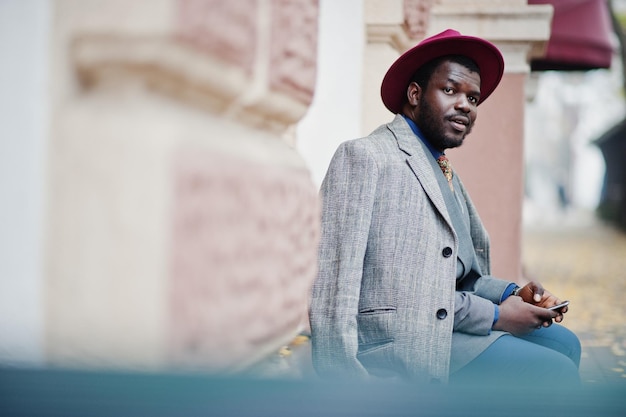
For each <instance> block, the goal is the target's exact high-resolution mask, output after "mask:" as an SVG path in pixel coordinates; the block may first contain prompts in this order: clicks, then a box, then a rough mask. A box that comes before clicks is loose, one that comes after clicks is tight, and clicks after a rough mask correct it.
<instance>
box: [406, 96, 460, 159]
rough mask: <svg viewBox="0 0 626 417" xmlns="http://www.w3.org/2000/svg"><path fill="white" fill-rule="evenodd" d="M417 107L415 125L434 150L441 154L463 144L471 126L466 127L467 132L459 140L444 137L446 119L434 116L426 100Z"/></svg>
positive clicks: (447, 136) (421, 101)
mask: <svg viewBox="0 0 626 417" xmlns="http://www.w3.org/2000/svg"><path fill="white" fill-rule="evenodd" d="M418 105H419V113H418V118H417V120H416V121H415V123H416V124H417V126H418V127H419V129H420V130H421V132H422V133H423V134H424V137H425V138H426V140H428V141H429V142H430V144H431V145H433V146H434V147H435V149H437V150H440V151H442V152H443V151H445V150H446V149H452V148H457V147H459V146H461V145H462V144H463V139H464V138H465V137H466V136H467V135H468V134H469V133H470V131H471V130H472V126H471V124H470V125H469V126H467V130H466V131H465V133H464V134H463V136H462V137H461V138H458V137H452V136H449V135H446V133H445V126H446V125H445V123H446V122H447V120H448V118H447V117H445V116H437V115H435V113H434V112H433V110H432V107H431V106H430V105H429V104H428V102H426V100H420V101H419V104H418Z"/></svg>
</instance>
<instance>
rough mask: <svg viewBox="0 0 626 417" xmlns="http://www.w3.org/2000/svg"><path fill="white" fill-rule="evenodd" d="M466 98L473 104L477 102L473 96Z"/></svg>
mask: <svg viewBox="0 0 626 417" xmlns="http://www.w3.org/2000/svg"><path fill="white" fill-rule="evenodd" d="M467 99H468V100H469V102H470V103H473V104H476V103H478V99H477V98H476V97H474V96H469V97H468V98H467Z"/></svg>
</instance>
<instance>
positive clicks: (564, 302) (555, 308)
mask: <svg viewBox="0 0 626 417" xmlns="http://www.w3.org/2000/svg"><path fill="white" fill-rule="evenodd" d="M566 305H569V301H563V302H562V303H561V304H557V305H555V306H552V307H548V310H560V309H562V308H563V307H565V306H566Z"/></svg>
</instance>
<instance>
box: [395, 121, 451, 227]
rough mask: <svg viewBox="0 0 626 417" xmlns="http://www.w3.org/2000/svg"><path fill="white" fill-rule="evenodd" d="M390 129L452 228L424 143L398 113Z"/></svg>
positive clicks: (419, 179)
mask: <svg viewBox="0 0 626 417" xmlns="http://www.w3.org/2000/svg"><path fill="white" fill-rule="evenodd" d="M387 127H388V128H389V130H391V132H392V133H393V135H394V136H395V137H396V140H397V142H398V147H399V148H400V150H401V151H402V152H404V153H406V154H407V159H406V161H407V163H408V164H409V167H411V170H412V171H413V173H414V174H415V177H416V178H417V180H418V181H419V182H420V184H421V186H422V188H423V189H424V191H425V192H426V194H427V195H428V197H429V198H430V200H431V201H432V203H433V205H434V206H435V208H437V210H438V211H439V212H440V213H441V215H442V216H443V218H444V219H445V220H446V222H447V223H448V225H449V226H450V228H451V229H453V230H454V227H453V226H452V221H451V219H450V215H449V213H448V210H447V208H446V203H445V200H444V198H443V194H442V193H441V188H439V183H438V182H437V178H436V177H435V173H434V171H433V167H432V165H431V162H430V159H429V155H427V154H426V151H425V149H424V145H423V144H422V143H421V141H420V139H419V138H418V137H416V136H415V133H413V131H412V130H411V127H410V126H409V125H408V123H407V122H406V120H404V117H402V116H401V115H399V114H398V115H396V118H395V119H394V120H393V121H392V122H391V123H390V124H388V125H387Z"/></svg>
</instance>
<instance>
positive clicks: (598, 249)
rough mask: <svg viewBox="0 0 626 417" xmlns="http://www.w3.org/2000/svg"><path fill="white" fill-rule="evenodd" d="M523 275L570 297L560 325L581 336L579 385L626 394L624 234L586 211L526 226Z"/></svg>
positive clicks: (625, 262)
mask: <svg viewBox="0 0 626 417" xmlns="http://www.w3.org/2000/svg"><path fill="white" fill-rule="evenodd" d="M523 260H524V267H525V270H526V273H527V276H528V277H530V278H534V279H537V280H538V281H540V282H541V283H542V284H543V285H544V287H545V288H547V289H549V290H550V291H551V292H552V293H554V294H556V295H558V296H559V297H560V298H562V299H567V300H570V301H571V304H570V310H569V312H568V313H567V314H566V316H565V320H564V321H563V324H564V325H565V326H566V327H568V328H569V329H571V330H573V331H574V332H575V333H576V334H577V335H578V336H579V338H580V339H581V342H582V346H583V356H582V360H581V368H580V373H581V378H582V380H583V383H584V384H619V385H621V386H623V387H624V389H625V392H626V303H625V301H626V233H624V232H622V231H619V230H617V229H615V228H614V227H610V226H608V225H606V224H603V223H602V222H600V221H598V220H597V219H596V218H595V217H594V216H593V215H592V214H591V213H569V214H567V213H565V214H564V217H563V221H561V222H560V224H558V225H557V224H554V223H552V224H541V223H539V224H536V225H535V226H534V227H530V226H529V227H526V229H525V233H524V241H523Z"/></svg>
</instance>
